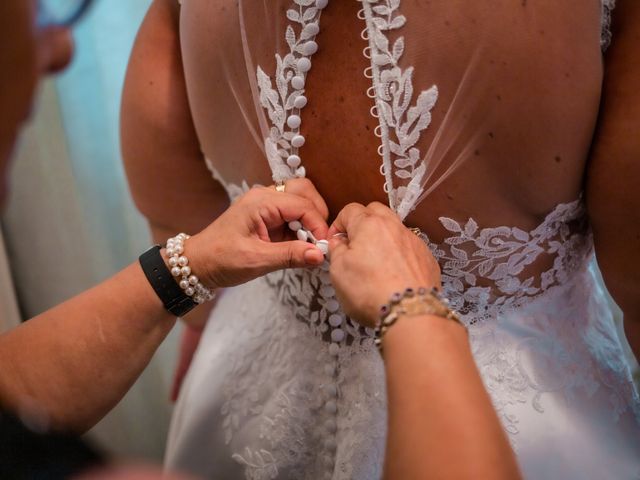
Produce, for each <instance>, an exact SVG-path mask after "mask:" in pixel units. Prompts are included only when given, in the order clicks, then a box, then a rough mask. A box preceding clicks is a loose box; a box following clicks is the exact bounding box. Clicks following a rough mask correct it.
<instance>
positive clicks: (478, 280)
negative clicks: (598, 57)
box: [166, 0, 640, 480]
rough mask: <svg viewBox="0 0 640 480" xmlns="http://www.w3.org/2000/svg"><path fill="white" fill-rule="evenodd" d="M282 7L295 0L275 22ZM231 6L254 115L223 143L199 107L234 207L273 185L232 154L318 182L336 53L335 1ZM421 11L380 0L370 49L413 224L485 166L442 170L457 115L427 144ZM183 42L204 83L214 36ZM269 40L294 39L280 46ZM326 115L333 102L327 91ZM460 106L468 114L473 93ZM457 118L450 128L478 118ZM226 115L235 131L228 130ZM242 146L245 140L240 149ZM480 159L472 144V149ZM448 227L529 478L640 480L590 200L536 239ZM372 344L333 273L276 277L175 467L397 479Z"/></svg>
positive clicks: (458, 280)
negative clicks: (387, 465) (315, 105)
mask: <svg viewBox="0 0 640 480" xmlns="http://www.w3.org/2000/svg"><path fill="white" fill-rule="evenodd" d="M270 1H272V2H273V5H276V4H277V5H278V6H277V7H275V8H273V9H271V6H273V5H270V4H269V2H270ZM332 1H334V2H335V1H346V0H332ZM350 1H355V0H350ZM190 3H193V4H194V5H195V4H199V5H200V9H198V8H196V7H195V6H194V7H190ZM206 3H207V2H206V1H205V0H200V1H196V0H183V2H182V8H183V16H190V17H191V18H192V19H193V18H195V17H197V16H199V15H203V11H207V12H209V13H210V14H211V15H213V14H214V13H215V12H213V8H214V7H213V6H211V5H212V4H211V2H208V3H209V5H207V6H206V7H203V6H202V5H204V4H206ZM221 3H224V4H225V5H224V6H223V7H221V8H225V6H226V8H227V9H233V10H236V11H237V12H236V13H235V14H234V15H237V17H238V19H239V27H238V24H237V23H235V24H229V25H227V27H228V28H229V29H231V28H234V29H238V31H239V34H238V35H239V37H238V38H239V43H238V45H241V48H242V55H240V57H241V58H242V62H243V68H246V72H248V73H249V75H248V76H247V77H243V76H242V75H238V74H237V72H235V71H233V69H232V68H229V70H228V71H224V73H223V74H220V75H221V77H222V78H226V79H227V80H228V82H229V85H231V87H230V89H229V91H230V94H229V95H228V96H226V97H225V98H222V97H221V98H219V99H215V100H216V101H219V102H220V103H221V104H222V105H232V106H234V107H233V108H231V107H229V108H226V107H225V108H223V110H225V111H226V112H227V114H228V117H225V116H220V118H221V119H223V120H214V121H213V122H211V123H213V124H214V125H218V128H212V129H210V131H209V133H206V134H205V133H203V130H202V128H201V127H200V126H199V125H200V123H201V122H200V120H201V119H202V118H204V117H206V115H209V113H208V112H207V111H206V110H207V109H208V106H207V105H204V106H202V105H200V106H198V105H193V106H192V108H193V109H194V119H195V123H196V129H197V130H198V134H199V136H200V138H201V140H202V143H203V151H204V152H205V153H206V154H207V156H209V158H212V160H211V161H209V162H208V163H209V166H210V167H211V170H212V172H213V173H214V176H215V177H216V178H217V179H218V180H219V181H220V182H221V183H222V184H223V185H225V187H226V188H227V190H228V192H229V195H230V197H231V198H234V197H237V196H238V195H240V194H242V192H244V191H246V189H247V188H249V187H248V185H249V184H253V183H258V182H259V181H262V182H264V178H260V177H259V175H253V174H252V172H253V169H256V168H257V167H255V165H253V166H251V165H249V166H243V164H242V162H240V161H237V160H236V161H235V163H234V162H231V163H232V164H234V165H233V166H232V167H228V168H227V172H226V174H224V175H223V174H222V173H221V171H220V170H223V169H224V166H223V163H222V162H218V161H217V160H216V159H215V158H213V157H214V156H215V157H218V158H221V157H225V156H226V157H227V158H228V155H227V154H229V153H230V152H234V151H236V150H237V151H239V152H241V153H240V154H238V157H237V158H244V153H245V152H243V151H242V149H243V148H247V147H246V146H245V145H246V144H247V143H251V139H253V141H254V142H255V144H259V146H260V148H261V149H262V150H263V152H262V153H263V157H262V158H263V159H264V158H266V160H265V164H266V162H267V161H268V165H269V166H270V171H271V174H272V176H273V179H274V180H283V179H287V178H291V177H295V176H304V175H305V173H306V172H305V170H304V167H303V166H302V164H304V161H303V160H302V159H301V158H300V157H304V155H303V153H304V150H302V152H301V151H300V146H301V145H300V144H301V143H302V142H303V140H301V139H300V138H296V136H298V135H299V133H300V127H299V123H300V121H301V120H303V121H306V117H305V114H304V113H302V112H303V111H304V107H305V105H304V104H306V102H307V99H306V97H304V100H301V99H300V97H301V96H303V94H304V93H305V90H304V87H305V83H306V82H307V79H308V80H309V81H311V79H312V77H313V72H312V71H310V70H309V68H310V63H311V62H307V61H305V60H303V59H309V60H310V59H311V58H312V56H313V54H314V53H315V51H316V50H317V49H318V48H317V47H318V45H319V46H320V49H322V42H321V40H322V38H321V37H320V38H318V42H317V43H316V42H315V40H314V39H316V37H317V36H318V31H319V26H320V25H321V21H320V20H321V15H324V14H323V13H322V8H323V7H324V2H322V0H318V2H316V0H292V1H290V2H289V1H285V0H264V1H262V2H261V1H257V0H256V1H253V2H251V1H250V0H241V1H240V2H239V3H238V2H221ZM517 3H520V2H517ZM214 4H215V2H214ZM244 4H250V7H246V6H245V5H244ZM407 4H409V2H407ZM524 4H526V2H523V5H524ZM318 7H320V8H318ZM330 7H331V6H329V7H327V12H329V10H328V9H329V8H330ZM402 7H403V6H402V5H401V2H400V0H364V1H363V2H362V5H361V10H360V11H359V12H358V18H359V19H360V20H361V21H362V27H366V28H364V31H363V38H364V39H365V40H367V41H368V42H369V47H368V49H367V50H366V51H365V54H366V57H367V58H370V59H371V68H370V69H369V70H368V72H367V76H368V78H371V81H372V88H371V89H370V90H369V91H368V94H369V97H370V98H371V99H372V100H371V101H372V102H374V103H375V105H376V107H377V109H376V111H374V112H372V113H374V114H375V116H376V118H377V120H376V122H378V124H379V128H378V129H376V130H377V131H376V132H375V133H376V135H377V136H378V137H379V138H380V139H381V146H380V149H379V154H380V156H381V157H382V164H383V168H382V173H383V174H384V175H385V180H386V181H385V192H387V193H388V198H389V204H390V206H391V207H392V208H394V209H395V210H396V212H398V214H399V215H400V216H401V218H403V219H404V218H406V217H407V215H409V214H410V212H411V211H412V210H414V208H416V207H417V205H418V204H419V203H420V201H421V200H422V199H423V198H424V197H425V196H427V195H428V194H429V193H430V192H432V191H434V189H436V188H437V185H438V184H440V183H441V182H442V181H444V179H445V177H446V176H447V175H448V174H449V172H453V171H454V170H456V168H457V167H458V166H459V165H460V164H461V162H462V160H461V159H463V158H466V157H465V156H464V155H462V154H460V155H457V156H456V157H455V159H454V160H453V161H448V163H442V162H444V160H443V155H441V154H439V153H438V151H439V150H443V149H444V150H447V149H448V148H449V147H450V146H451V144H452V142H451V141H450V139H447V138H445V137H447V135H446V129H445V128H444V127H443V125H444V126H446V125H447V121H446V119H445V121H444V122H442V123H441V124H440V125H439V126H438V127H432V128H435V129H436V132H434V134H435V135H434V136H431V137H430V138H429V139H426V140H425V138H426V137H425V135H426V133H425V135H422V134H423V131H425V132H427V129H428V127H429V126H430V123H431V120H432V113H433V115H434V118H435V116H436V113H435V112H436V110H435V106H436V104H437V103H438V102H443V98H445V96H446V92H444V89H440V88H439V85H438V87H436V86H433V87H430V88H428V89H427V90H424V91H422V92H421V93H419V94H418V93H416V94H415V95H414V94H413V89H414V86H415V88H416V92H418V90H417V89H418V86H417V85H414V83H417V77H416V79H414V78H413V75H412V74H413V73H414V72H413V67H410V66H408V65H406V64H401V59H405V57H403V55H404V53H405V44H406V48H407V51H408V49H409V48H410V47H409V45H410V44H411V42H412V37H411V36H410V35H409V32H407V34H406V35H404V36H398V35H397V31H401V30H402V29H403V28H405V24H407V25H409V24H411V22H417V21H418V20H417V19H416V18H412V17H411V16H409V15H407V16H406V17H405V16H404V15H402V13H401V11H402ZM609 7H612V4H611V2H608V1H606V2H605V3H604V4H603V6H602V8H603V12H604V13H603V24H605V28H604V29H603V30H604V31H603V43H606V42H607V40H608V39H607V38H606V37H607V33H606V23H607V22H606V19H607V18H608V16H607V14H608V10H609ZM189 8H193V10H192V11H191V12H190V11H189ZM215 8H218V7H215ZM203 9H204V10H203ZM207 9H209V10H207ZM219 13H220V14H221V15H225V13H223V12H222V10H220V12H219ZM327 15H328V13H327ZM270 16H280V17H281V18H282V19H283V20H282V21H279V23H278V22H275V23H274V24H275V25H280V26H281V28H274V29H273V31H271V32H268V33H265V34H264V35H265V40H264V41H260V38H261V37H260V35H262V33H260V34H259V35H257V36H254V37H252V35H255V34H251V31H252V30H251V29H254V28H255V25H254V24H255V23H259V22H260V20H257V19H256V17H267V18H268V17H270ZM233 18H235V16H233ZM221 23H222V24H225V25H226V24H227V22H226V21H225V22H221ZM414 25H415V23H414ZM182 28H183V41H184V45H183V51H184V56H185V66H186V68H187V71H188V70H189V68H190V67H189V66H190V65H195V64H196V62H200V61H201V58H197V59H194V58H193V57H191V58H190V54H189V52H188V51H187V49H188V48H190V47H193V46H194V44H195V43H197V41H198V40H194V38H196V35H195V34H194V35H193V36H192V38H191V39H189V38H188V37H189V32H188V31H186V30H185V23H184V19H183V24H182ZM323 32H324V31H323ZM392 33H394V34H396V35H395V36H393V37H392ZM221 35H223V34H222V33H221ZM269 35H273V36H274V38H275V37H282V40H283V41H281V42H271V40H270V38H271V37H269ZM326 35H330V32H326ZM266 38H269V40H266ZM284 39H286V41H285V40H284ZM194 42H195V43H194ZM283 42H284V43H283ZM238 48H240V47H238ZM260 49H266V50H269V49H272V50H273V49H275V50H276V51H277V52H276V51H272V52H271V54H270V55H271V58H273V54H274V53H278V55H277V61H276V63H275V64H274V65H273V70H272V71H269V69H268V68H267V67H264V68H262V67H260V66H259V65H257V64H255V63H254V62H255V61H256V59H258V62H259V63H262V61H261V60H260V59H261V58H264V55H261V54H260V53H259V50H260ZM196 50H197V49H196ZM227 50H229V51H232V50H233V47H230V46H229V45H227V44H225V43H224V42H223V41H221V42H220V44H219V45H218V44H216V49H215V52H216V53H215V54H216V55H219V56H220V57H225V55H227ZM410 54H411V52H409V53H407V55H410ZM229 56H230V57H231V54H230V55H229ZM233 58H236V57H235V56H234V57H233ZM301 59H302V60H301ZM245 64H246V65H245ZM268 71H269V73H266V72H268ZM462 77H463V78H466V76H465V75H462ZM272 78H273V79H274V80H273V81H272ZM463 83H464V82H463ZM187 85H188V87H189V88H190V91H189V94H190V97H191V96H192V95H195V93H194V92H196V93H197V90H198V86H197V84H190V83H189V74H187ZM465 85H466V84H465ZM427 86H430V85H427ZM463 90H464V88H460V89H458V93H459V92H460V91H463ZM441 92H443V93H442V95H441V94H440V93H441ZM498 100H500V98H498ZM311 101H315V102H321V101H322V98H317V97H316V98H313V97H311V96H310V98H309V102H311ZM446 101H447V102H448V103H451V104H454V103H455V102H456V101H458V96H457V95H456V96H454V97H449V98H448V99H447V100H446ZM225 102H228V103H225ZM199 103H202V102H199ZM468 105H469V104H468ZM472 107H473V105H470V106H469V109H470V110H471V109H472ZM221 108H222V107H221ZM478 108H479V109H480V106H478ZM198 109H200V113H199V112H198ZM452 111H453V109H449V114H450V116H451V118H450V122H449V124H448V125H451V123H452V122H455V121H456V119H460V118H462V117H459V116H457V115H456V114H455V112H453V113H451V112H452ZM230 112H235V117H237V118H239V119H240V120H236V121H237V122H238V123H237V124H236V125H235V126H234V125H233V121H234V120H233V118H234V113H230ZM449 114H447V115H449ZM224 118H228V119H229V120H228V121H227V122H226V123H222V122H224ZM216 121H218V123H217V124H216ZM243 122H244V123H243ZM434 123H435V122H434ZM229 124H231V126H229ZM226 128H228V129H229V131H225V129H226ZM221 130H222V133H219V132H220V131H221ZM449 130H451V128H449ZM239 132H240V133H239ZM443 132H444V133H443ZM463 134H464V131H463ZM463 134H461V135H463ZM215 135H218V138H215V140H210V139H209V137H211V136H215ZM235 136H238V138H239V140H238V141H229V138H235ZM468 137H473V138H475V137H474V136H473V135H470V136H468ZM243 138H244V139H245V140H246V139H248V140H246V141H245V140H241V139H243ZM456 138H457V137H456ZM491 139H493V134H491ZM419 140H420V142H425V143H420V142H419ZM309 141H310V142H312V141H318V139H317V138H315V139H314V138H313V137H311V136H310V139H309ZM209 142H210V143H209ZM295 145H298V147H296V146H295ZM434 145H435V146H434ZM443 145H444V147H443ZM468 145H472V142H471V141H470V142H469V143H468ZM253 147H254V148H256V146H255V145H253ZM225 148H227V149H229V150H228V151H226V152H225V151H224V149H225ZM234 149H235V150H234ZM466 150H468V148H467V146H466V145H465V146H464V148H462V149H461V151H466ZM421 151H422V152H426V153H425V154H424V155H422V154H421V153H420V152H421ZM473 151H474V147H471V152H473ZM476 156H477V150H476ZM471 157H473V153H472V154H471ZM443 166H444V167H446V168H442V167H443ZM443 171H444V173H443ZM309 173H310V174H311V169H310V168H309ZM229 177H232V178H233V179H234V180H233V181H231V180H229ZM245 180H246V181H245ZM266 181H267V182H268V181H269V180H268V179H267V180H266ZM427 201H428V200H427ZM425 203H426V202H425ZM456 218H457V219H456ZM496 218H499V217H496ZM437 222H438V223H439V225H440V226H441V228H442V231H443V232H445V233H446V234H445V235H440V237H441V238H442V241H438V242H435V241H433V242H430V241H429V238H428V237H427V234H424V238H425V241H427V242H429V246H430V248H431V249H432V251H433V253H434V255H435V256H436V258H437V259H438V261H439V263H440V265H441V267H442V272H443V288H444V292H445V294H446V295H447V296H448V298H449V299H450V300H451V302H452V303H453V305H454V306H455V308H456V309H457V310H458V311H459V312H460V313H461V314H462V315H463V318H464V321H465V322H466V323H467V325H468V327H469V337H470V341H471V345H472V348H473V353H474V356H475V359H476V362H477V365H478V368H479V370H480V373H481V375H482V378H483V380H484V383H485V385H486V388H487V390H488V391H489V393H490V395H491V397H492V400H493V403H494V405H495V408H496V411H497V413H498V415H499V417H500V419H501V421H502V423H503V425H504V428H505V430H506V431H507V432H508V433H509V438H510V440H511V443H512V445H513V448H514V450H515V452H516V454H517V457H518V461H519V464H520V466H521V468H522V471H523V473H524V475H525V477H526V478H534V479H605V478H607V479H609V478H611V479H614V478H615V479H637V478H640V401H639V399H638V395H637V393H636V390H635V388H634V385H633V382H632V379H631V375H630V371H629V367H628V365H627V363H626V362H625V359H624V355H623V350H622V347H621V343H620V340H619V339H618V336H617V334H616V330H615V328H614V325H613V321H612V316H611V313H610V310H609V308H608V305H607V302H606V300H605V297H604V294H603V292H602V291H601V290H600V288H599V286H598V284H597V282H596V281H595V280H594V275H593V274H592V271H591V269H590V265H591V263H592V259H593V245H592V238H591V235H590V232H589V227H588V224H587V223H586V216H585V209H584V205H583V202H582V201H581V199H580V198H578V199H576V200H574V201H569V202H564V203H560V204H558V205H557V206H555V208H553V209H552V211H551V212H550V213H548V214H546V216H544V215H543V216H542V221H541V222H540V223H539V225H537V226H535V225H534V226H533V228H530V229H528V228H527V229H523V228H517V227H508V226H498V227H487V226H485V225H486V224H485V225H479V223H480V222H479V221H478V220H474V219H471V218H469V217H466V218H465V217H461V216H460V215H459V214H456V216H454V215H451V216H449V215H442V216H439V217H438V218H437ZM489 225H496V223H493V224H489ZM497 225H500V224H499V223H498V224H497ZM429 236H431V233H429ZM363 281H366V280H365V279H363ZM371 335H372V332H371V331H369V330H367V329H363V328H360V327H358V326H357V324H354V323H353V322H352V321H350V320H349V319H348V318H345V317H344V315H343V314H342V313H341V311H340V306H339V304H338V302H337V301H336V299H335V292H334V290H333V288H332V286H331V283H330V279H329V274H328V272H327V265H325V266H324V267H323V268H320V269H317V270H314V271H306V270H290V271H286V272H279V273H274V274H271V275H269V276H267V277H264V278H260V279H257V280H255V281H252V282H250V283H248V284H245V285H242V286H239V287H236V288H232V289H229V290H228V291H226V292H225V293H224V294H223V295H222V297H221V299H220V300H219V303H218V304H217V306H216V307H215V310H214V312H213V313H212V318H211V319H210V321H209V323H208V325H207V328H206V330H205V332H204V335H203V338H202V340H201V344H200V347H199V349H198V351H197V354H196V356H195V358H194V360H193V364H192V366H191V369H190V371H189V374H188V376H187V378H186V380H185V383H184V385H183V388H182V392H181V395H180V398H179V401H178V404H177V406H176V409H175V413H174V417H173V421H172V427H171V432H170V437H169V442H168V447H167V457H166V464H167V467H168V468H170V469H176V470H182V471H186V472H193V473H196V474H199V475H201V476H203V477H205V478H219V479H241V478H246V479H255V480H258V479H260V480H262V479H265V480H266V479H276V478H277V479H285V478H287V479H324V478H326V479H361V480H365V479H375V478H379V477H380V475H381V468H382V462H383V458H384V444H385V429H386V405H385V381H384V369H383V365H382V361H381V359H380V356H379V354H378V352H377V351H376V350H375V348H373V346H372V336H371ZM468 401H469V402H470V403H471V402H473V401H474V399H473V398H469V399H468ZM426 408H429V406H428V405H425V409H426ZM450 414H451V415H456V412H455V411H451V412H450ZM468 428H470V429H472V428H474V426H473V425H469V426H468ZM428 454H429V452H428V451H425V455H428ZM461 461H464V460H463V459H461Z"/></svg>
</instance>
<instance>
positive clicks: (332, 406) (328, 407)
mask: <svg viewBox="0 0 640 480" xmlns="http://www.w3.org/2000/svg"><path fill="white" fill-rule="evenodd" d="M324 410H325V411H326V412H327V413H336V412H337V411H338V405H336V402H334V401H333V400H329V401H328V402H327V403H325V404H324Z"/></svg>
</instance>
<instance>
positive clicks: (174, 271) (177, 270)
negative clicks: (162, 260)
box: [171, 267, 182, 277]
mask: <svg viewBox="0 0 640 480" xmlns="http://www.w3.org/2000/svg"><path fill="white" fill-rule="evenodd" d="M181 273H182V271H181V270H180V267H173V268H172V269H171V275H173V276H174V277H179V276H180V274H181Z"/></svg>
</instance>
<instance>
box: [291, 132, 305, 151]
mask: <svg viewBox="0 0 640 480" xmlns="http://www.w3.org/2000/svg"><path fill="white" fill-rule="evenodd" d="M304 142H305V138H304V137H303V136H302V135H296V136H295V137H293V138H292V139H291V145H293V146H294V147H296V148H300V147H301V146H303V145H304Z"/></svg>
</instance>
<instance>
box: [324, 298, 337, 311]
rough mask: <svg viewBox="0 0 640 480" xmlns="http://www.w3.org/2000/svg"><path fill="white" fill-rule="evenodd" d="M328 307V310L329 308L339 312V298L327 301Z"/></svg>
mask: <svg viewBox="0 0 640 480" xmlns="http://www.w3.org/2000/svg"><path fill="white" fill-rule="evenodd" d="M326 308H327V310H329V311H330V312H331V313H333V312H337V311H338V309H339V308H340V304H339V303H338V301H337V300H334V299H333V298H332V299H331V300H329V301H328V302H327V303H326Z"/></svg>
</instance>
